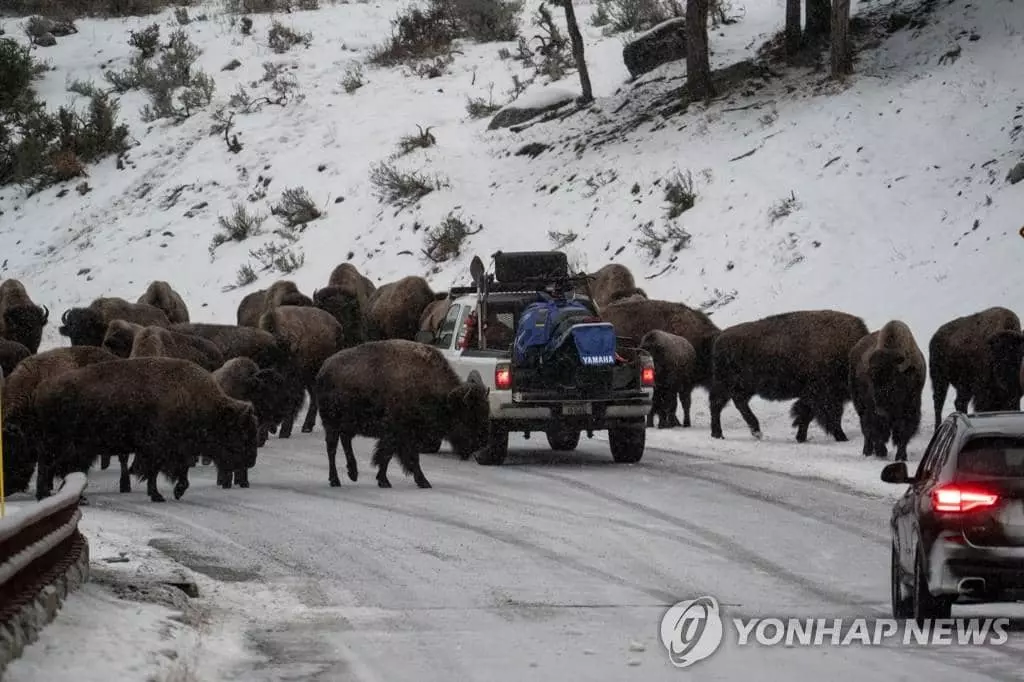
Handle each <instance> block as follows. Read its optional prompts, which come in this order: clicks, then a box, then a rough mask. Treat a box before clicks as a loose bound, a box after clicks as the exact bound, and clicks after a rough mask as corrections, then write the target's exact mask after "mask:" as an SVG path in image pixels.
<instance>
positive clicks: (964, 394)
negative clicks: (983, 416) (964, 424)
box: [953, 388, 974, 413]
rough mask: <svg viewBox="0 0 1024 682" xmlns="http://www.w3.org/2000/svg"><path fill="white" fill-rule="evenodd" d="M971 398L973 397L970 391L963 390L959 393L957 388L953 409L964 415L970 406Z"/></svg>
mask: <svg viewBox="0 0 1024 682" xmlns="http://www.w3.org/2000/svg"><path fill="white" fill-rule="evenodd" d="M973 397H974V396H972V395H971V393H970V390H968V389H966V388H965V389H964V390H962V391H961V390H960V389H959V388H958V389H957V390H956V400H954V401H953V408H954V409H956V411H957V412H963V413H966V412H967V410H968V408H970V406H971V398H973Z"/></svg>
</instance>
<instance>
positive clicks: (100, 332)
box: [57, 308, 107, 346]
mask: <svg viewBox="0 0 1024 682" xmlns="http://www.w3.org/2000/svg"><path fill="white" fill-rule="evenodd" d="M60 321H61V326H60V328H59V329H58V330H57V331H59V332H60V335H61V336H66V337H68V338H69V339H70V340H71V345H72V346H102V345H103V336H104V334H106V333H107V324H106V322H105V320H104V319H103V315H102V314H101V313H100V312H99V311H97V310H93V309H92V308H69V309H68V310H65V311H64V314H63V315H62V316H61V318H60Z"/></svg>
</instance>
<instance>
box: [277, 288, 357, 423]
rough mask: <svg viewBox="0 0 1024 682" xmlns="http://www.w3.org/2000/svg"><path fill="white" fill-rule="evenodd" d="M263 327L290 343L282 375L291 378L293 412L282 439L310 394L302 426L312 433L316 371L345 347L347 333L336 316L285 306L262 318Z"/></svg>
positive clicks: (289, 392) (322, 311)
mask: <svg viewBox="0 0 1024 682" xmlns="http://www.w3.org/2000/svg"><path fill="white" fill-rule="evenodd" d="M260 328H261V329H263V330H264V331H266V332H269V333H270V334H273V335H274V337H275V338H277V339H279V340H283V341H285V342H287V344H288V347H289V349H290V355H291V362H290V363H289V365H288V367H286V368H285V369H284V370H283V372H284V374H285V376H286V378H288V379H289V385H290V388H289V390H288V391H287V393H288V394H289V396H291V402H292V405H291V409H290V410H289V413H288V416H287V417H285V419H284V420H283V421H282V423H281V431H280V433H279V434H278V437H280V438H288V437H290V436H291V433H292V427H293V426H294V425H295V419H296V418H297V416H298V413H299V409H300V408H301V407H302V402H303V397H304V393H308V394H309V409H308V410H307V411H306V419H305V421H304V422H303V423H302V432H303V433H309V432H311V431H312V430H313V427H314V426H315V425H316V415H317V403H316V392H315V383H316V375H317V372H319V371H320V367H321V366H322V365H323V364H324V361H325V360H327V358H329V357H331V356H332V355H334V354H335V353H337V352H338V351H339V350H341V349H342V348H344V347H345V335H344V330H343V329H342V328H341V324H339V323H338V321H337V320H336V319H334V317H333V316H332V315H331V314H330V313H328V312H326V311H324V310H320V309H319V308H312V307H307V306H291V305H283V306H279V307H277V308H275V309H274V310H272V311H270V312H269V313H265V314H264V315H263V317H261V318H260Z"/></svg>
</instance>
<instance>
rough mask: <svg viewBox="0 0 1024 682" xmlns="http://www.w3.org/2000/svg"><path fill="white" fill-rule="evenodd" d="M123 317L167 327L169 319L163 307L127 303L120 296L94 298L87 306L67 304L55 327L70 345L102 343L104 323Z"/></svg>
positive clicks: (148, 324)
mask: <svg viewBox="0 0 1024 682" xmlns="http://www.w3.org/2000/svg"><path fill="white" fill-rule="evenodd" d="M113 320H124V321H126V322H132V323H134V324H138V325H142V326H144V327H148V326H156V327H167V326H169V325H170V324H171V323H170V321H169V320H168V319H167V315H166V314H165V313H164V311H162V310H160V309H159V308H157V307H155V306H151V305H149V304H148V303H130V302H128V301H126V300H124V299H123V298H117V297H107V298H97V299H96V300H95V301H93V302H92V303H90V304H89V307H87V308H69V309H68V310H65V311H64V314H63V315H62V316H61V318H60V321H61V326H60V329H59V330H58V331H59V332H60V334H61V336H66V337H68V338H69V339H70V340H71V345H72V346H102V345H103V337H105V336H106V334H107V325H109V324H110V323H111V321H113Z"/></svg>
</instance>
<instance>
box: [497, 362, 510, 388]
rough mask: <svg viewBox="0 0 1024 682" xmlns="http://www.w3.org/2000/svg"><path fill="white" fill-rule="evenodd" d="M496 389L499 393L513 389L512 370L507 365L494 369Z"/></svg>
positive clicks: (500, 365)
mask: <svg viewBox="0 0 1024 682" xmlns="http://www.w3.org/2000/svg"><path fill="white" fill-rule="evenodd" d="M494 387H495V388H496V389H498V390H499V391H507V390H509V389H510V388H512V368H511V367H510V366H509V365H507V364H499V365H497V366H496V367H495V368H494Z"/></svg>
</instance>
